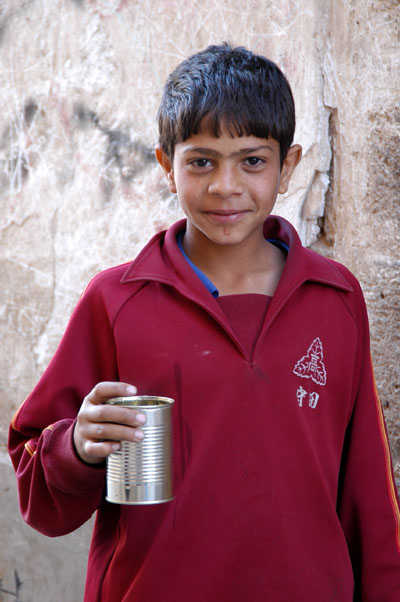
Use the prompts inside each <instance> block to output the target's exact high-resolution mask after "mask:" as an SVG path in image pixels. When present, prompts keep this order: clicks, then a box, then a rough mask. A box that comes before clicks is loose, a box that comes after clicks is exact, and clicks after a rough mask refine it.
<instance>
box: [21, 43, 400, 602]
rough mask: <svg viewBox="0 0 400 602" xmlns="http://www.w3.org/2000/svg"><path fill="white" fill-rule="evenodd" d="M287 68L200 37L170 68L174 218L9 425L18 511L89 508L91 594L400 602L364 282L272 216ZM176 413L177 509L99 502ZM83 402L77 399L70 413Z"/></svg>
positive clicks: (90, 308) (168, 141)
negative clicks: (108, 476)
mask: <svg viewBox="0 0 400 602" xmlns="http://www.w3.org/2000/svg"><path fill="white" fill-rule="evenodd" d="M294 127H295V116H294V103H293V98H292V94H291V91H290V87H289V84H288V83H287V81H286V79H285V77H284V76H283V74H282V73H281V72H280V70H279V69H278V68H277V67H276V65H274V64H273V63H271V62H270V61H268V60H267V59H265V58H264V57H261V56H257V55H254V54H253V53H251V52H249V51H247V50H245V49H243V48H232V47H231V46H229V45H222V46H211V47H209V48H207V49H206V50H204V51H203V52H200V53H198V54H197V55H194V56H193V57H191V58H189V59H187V60H186V61H184V62H183V63H182V64H181V65H180V66H178V67H177V69H176V70H175V71H174V72H173V73H172V74H171V75H170V77H169V79H168V81H167V83H166V86H165V89H164V95H163V98H162V101H161V106H160V110H159V129H160V143H159V146H158V147H157V150H156V156H157V159H158V161H159V163H160V164H161V166H162V168H163V169H164V171H165V174H166V177H167V180H168V185H169V188H170V191H171V192H173V193H175V192H176V193H177V195H178V198H179V201H180V203H181V205H182V208H183V210H184V212H185V214H186V218H187V219H186V220H182V221H180V222H178V223H177V224H174V225H173V226H172V227H170V228H169V229H168V230H167V231H166V232H162V233H159V234H157V235H156V236H155V237H154V238H153V239H152V240H151V241H150V242H149V243H148V245H147V246H146V247H145V248H144V249H143V251H142V252H141V253H140V254H139V256H138V257H137V258H136V260H135V261H134V262H133V263H131V264H127V265H124V266H119V267H116V268H113V269H110V270H106V271H105V272H103V273H101V274H100V275H98V276H97V277H95V278H94V280H93V281H92V282H91V284H90V285H89V287H88V289H87V290H86V292H85V294H84V295H83V297H82V299H81V300H80V302H79V304H78V306H77V308H76V309H75V311H74V313H73V316H72V318H71V321H70V324H69V326H68V328H67V331H66V333H65V335H64V337H63V339H62V341H61V344H60V346H59V348H58V350H57V352H56V354H55V356H54V358H53V360H52V362H51V363H50V365H49V367H48V369H47V371H46V372H45V374H44V375H43V377H42V379H41V380H40V381H39V383H38V385H37V387H36V388H35V390H34V391H33V392H32V393H31V395H30V396H29V397H28V399H27V400H26V401H25V403H24V404H23V405H22V407H21V409H20V410H19V412H18V413H17V414H16V416H15V417H14V419H13V422H12V426H11V428H10V454H11V457H12V460H13V463H14V466H15V468H16V472H17V478H18V484H19V492H20V503H21V509H22V513H23V516H24V518H25V520H26V521H27V522H28V523H29V524H31V525H32V526H33V527H35V528H36V529H38V530H40V531H41V532H43V533H45V534H47V535H50V536H57V535H62V534H64V533H68V532H70V531H72V530H74V529H76V528H77V527H78V526H79V525H81V524H82V523H83V522H85V521H86V520H87V519H88V518H89V517H90V516H91V515H92V513H93V512H95V511H97V517H96V523H95V528H94V534H93V540H92V545H91V551H90V556H89V564H88V574H87V583H86V593H85V600H86V601H91V602H92V601H95V600H101V601H108V602H115V601H122V600H123V601H125V602H130V601H136V600H140V601H141V602H155V601H156V600H157V601H158V600H162V602H188V600H190V601H191V602H217V601H221V600H227V601H229V602H247V601H248V602H261V601H262V602H264V601H269V602H306V601H307V602H310V601H312V602H314V601H317V600H318V601H323V602H327V601H328V600H329V601H333V600H337V601H340V602H350V601H352V600H362V601H363V602H395V601H400V554H399V550H400V534H399V523H400V521H399V509H398V500H397V496H396V490H395V485H394V480H393V474H392V468H391V460H390V452H389V446H388V441H387V436H386V432H385V426H384V422H383V415H382V410H381V406H380V403H379V399H378V396H377V393H376V390H375V386H374V381H373V375H372V368H371V362H370V354H369V334H368V323H367V315H366V310H365V306H364V301H363V297H362V293H361V291H360V287H359V285H358V283H357V281H356V280H355V278H354V277H353V276H352V275H351V274H350V273H349V272H348V271H347V270H346V269H345V268H344V267H343V266H341V265H339V264H337V263H335V262H333V261H330V260H327V259H324V258H322V257H320V256H318V255H316V254H315V253H313V252H312V251H310V250H308V249H304V248H303V247H302V246H301V243H300V240H299V238H298V236H297V234H296V232H295V231H294V229H293V228H292V226H290V224H288V222H286V221H285V220H284V219H281V218H276V217H271V216H270V214H271V211H272V209H273V206H274V203H275V200H276V196H277V194H278V192H280V193H284V192H286V190H287V188H288V184H289V181H290V177H291V174H292V172H293V170H294V169H295V167H296V165H297V164H298V162H299V160H300V156H301V148H300V147H299V146H298V145H292V140H293V134H294ZM136 391H137V392H138V393H139V394H143V395H145V394H149V395H162V396H166V397H172V398H174V399H175V400H176V403H175V406H174V411H175V414H174V417H173V421H174V424H173V427H174V436H175V438H174V474H175V487H176V497H175V500H174V501H173V502H169V503H166V504H160V505H156V506H144V507H140V506H139V507H138V506H122V505H121V506H119V505H115V504H110V503H108V502H106V501H105V494H104V484H105V458H106V457H107V456H108V455H109V454H110V453H111V452H112V451H114V450H117V449H119V445H120V443H119V442H120V441H121V440H130V441H140V439H141V438H142V436H143V433H142V431H141V429H140V426H141V425H142V424H143V420H144V418H143V416H141V415H140V414H138V413H136V412H134V411H132V410H128V409H124V408H121V407H115V406H114V407H113V406H109V405H105V404H104V402H105V401H106V400H107V399H108V398H111V397H116V396H120V395H122V396H123V395H130V394H134V393H135V392H136ZM82 400H83V402H82Z"/></svg>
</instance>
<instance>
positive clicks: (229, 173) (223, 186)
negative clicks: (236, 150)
mask: <svg viewBox="0 0 400 602" xmlns="http://www.w3.org/2000/svg"><path fill="white" fill-rule="evenodd" d="M208 191H209V192H210V194H216V195H218V196H220V197H223V198H229V197H230V196H232V195H235V194H241V193H242V192H243V183H242V179H241V177H240V174H239V173H238V171H237V169H235V167H234V166H231V165H226V166H221V167H219V168H218V169H216V170H215V171H214V172H213V174H212V177H211V182H210V185H209V187H208Z"/></svg>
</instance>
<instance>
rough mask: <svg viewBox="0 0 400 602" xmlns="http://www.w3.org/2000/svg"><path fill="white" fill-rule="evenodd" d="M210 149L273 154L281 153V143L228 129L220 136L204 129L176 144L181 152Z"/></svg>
mask: <svg viewBox="0 0 400 602" xmlns="http://www.w3.org/2000/svg"><path fill="white" fill-rule="evenodd" d="M202 148H204V149H210V150H213V149H215V150H218V149H221V150H222V149H226V150H228V149H231V150H232V152H235V151H241V150H243V149H247V150H249V151H250V150H252V149H254V150H256V149H265V150H270V151H271V152H279V142H277V140H275V139H274V138H271V137H268V138H259V137H258V136H253V135H250V136H246V135H243V136H239V135H238V134H235V133H233V132H230V131H229V130H228V129H227V128H225V127H223V128H221V132H220V133H219V135H216V134H215V133H214V132H213V131H211V130H204V129H202V130H201V131H200V132H198V133H196V134H192V135H191V136H190V137H189V138H187V139H186V140H183V141H182V142H179V143H177V144H176V146H175V149H176V150H180V151H181V152H190V151H191V150H201V149H202Z"/></svg>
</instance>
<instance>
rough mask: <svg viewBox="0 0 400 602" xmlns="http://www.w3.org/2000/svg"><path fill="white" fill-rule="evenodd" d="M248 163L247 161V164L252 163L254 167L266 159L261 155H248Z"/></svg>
mask: <svg viewBox="0 0 400 602" xmlns="http://www.w3.org/2000/svg"><path fill="white" fill-rule="evenodd" d="M246 163H247V165H251V166H252V167H254V166H256V165H260V164H261V163H264V161H263V160H262V159H260V157H247V159H246Z"/></svg>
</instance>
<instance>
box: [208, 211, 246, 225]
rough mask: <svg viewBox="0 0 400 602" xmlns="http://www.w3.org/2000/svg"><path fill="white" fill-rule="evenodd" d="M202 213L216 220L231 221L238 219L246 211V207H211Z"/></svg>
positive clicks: (220, 221) (221, 221)
mask: <svg viewBox="0 0 400 602" xmlns="http://www.w3.org/2000/svg"><path fill="white" fill-rule="evenodd" d="M204 213H205V214H206V215H207V216H208V217H210V218H211V219H213V220H214V221H216V222H219V223H233V222H235V221H238V220H240V219H241V218H242V217H243V215H245V214H246V213H248V211H247V210H246V209H211V210H209V211H204Z"/></svg>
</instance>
